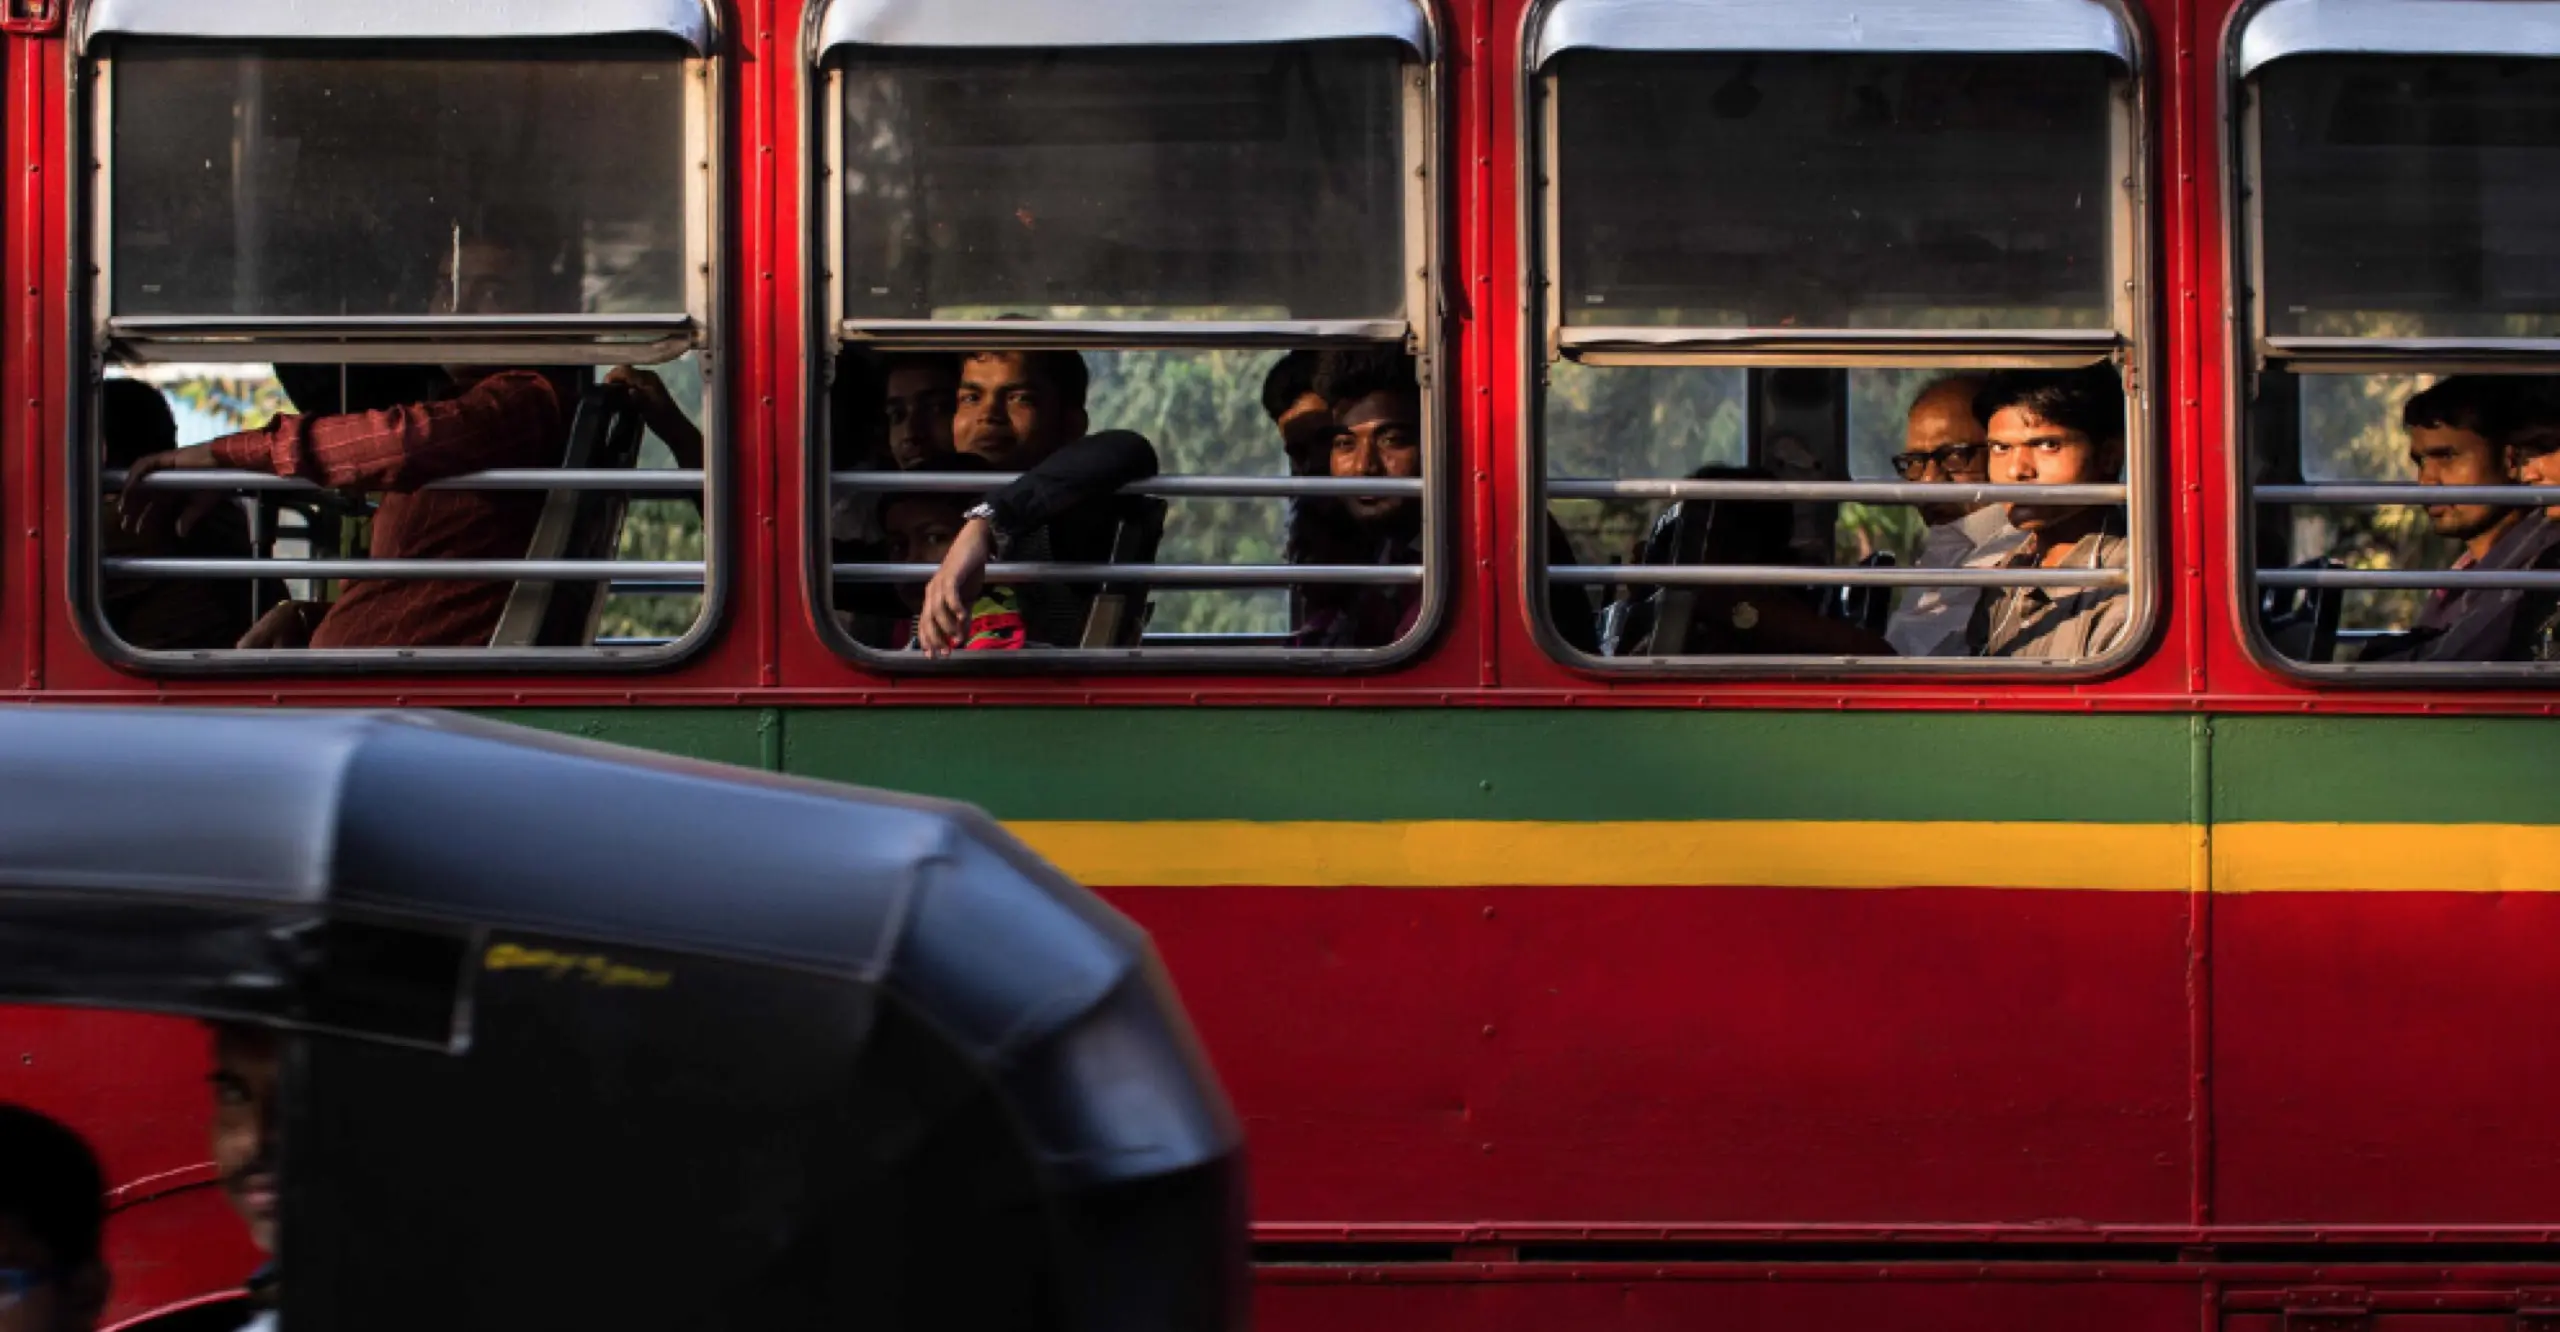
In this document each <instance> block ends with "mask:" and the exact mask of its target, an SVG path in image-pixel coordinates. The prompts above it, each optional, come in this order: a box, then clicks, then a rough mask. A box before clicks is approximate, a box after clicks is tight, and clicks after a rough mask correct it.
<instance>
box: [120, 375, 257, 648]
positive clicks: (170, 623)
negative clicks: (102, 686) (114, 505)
mask: <svg viewBox="0 0 2560 1332" xmlns="http://www.w3.org/2000/svg"><path fill="white" fill-rule="evenodd" d="M98 438H99V443H100V449H101V455H102V460H103V462H104V463H105V465H106V466H107V467H109V468H131V467H133V466H135V465H137V464H139V463H141V462H142V461H143V460H144V459H146V458H150V457H154V456H156V455H160V454H165V453H168V452H170V451H171V450H173V449H175V448H176V447H177V443H178V421H177V418H176V417H175V416H174V415H172V414H171V413H170V411H169V401H168V399H166V398H163V397H161V396H160V392H159V390H158V389H155V388H153V387H152V386H151V385H149V384H146V383H143V382H142V381H140V380H133V379H110V380H108V381H107V382H106V384H105V385H104V387H103V389H102V391H101V402H100V409H99V420H98ZM108 516H109V517H110V518H112V516H113V515H112V514H110V515H108ZM100 532H101V534H102V539H103V541H104V544H105V550H104V553H105V555H106V556H107V557H108V558H110V559H171V558H176V559H199V560H245V559H248V558H250V557H251V556H252V555H253V554H255V551H254V550H253V549H252V547H251V544H250V540H249V523H248V519H247V518H246V517H245V516H244V515H243V514H242V513H241V511H240V505H239V503H238V502H237V501H233V500H225V501H223V502H221V503H218V504H215V505H213V506H212V507H210V508H207V509H205V510H204V511H203V512H202V513H200V514H197V515H195V516H194V519H193V521H191V522H188V523H186V524H185V525H184V526H179V525H176V524H167V525H155V526H152V527H149V528H145V529H143V530H138V531H136V530H128V529H126V528H125V527H124V526H122V525H120V524H118V523H115V522H112V521H109V522H106V523H103V524H102V525H101V527H100ZM260 586H264V585H263V584H261V585H260ZM252 596H253V594H252V593H251V592H250V591H249V590H248V588H247V587H244V586H243V585H241V584H238V583H208V582H202V581H198V580H195V579H181V578H130V579H128V578H118V579H111V580H109V581H108V582H107V584H106V593H105V609H106V615H107V624H108V626H109V627H110V628H112V629H114V630H115V633H116V637H117V638H119V639H122V640H123V641H124V642H125V643H126V644H127V645H129V646H132V647H137V648H140V649H142V650H144V651H146V652H186V651H202V650H208V649H216V648H227V647H230V646H231V645H233V644H235V643H237V642H239V641H240V637H241V635H243V634H246V633H248V632H249V626H250V625H252V624H254V623H256V622H257V620H258V617H259V616H260V615H261V614H263V613H265V611H266V610H267V606H266V605H264V604H258V603H255V602H253V600H252ZM273 600H274V597H273V594H271V593H270V594H268V596H267V601H268V602H270V603H271V602H272V601H273Z"/></svg>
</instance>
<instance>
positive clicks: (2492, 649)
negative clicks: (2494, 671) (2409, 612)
mask: <svg viewBox="0 0 2560 1332" xmlns="http://www.w3.org/2000/svg"><path fill="white" fill-rule="evenodd" d="M2400 424H2401V428H2402V429H2403V430H2404V431H2405V432H2406V433H2407V436H2408V441H2409V462H2410V465H2411V466H2412V467H2413V468H2414V469H2415V470H2416V472H2417V476H2418V484H2420V485H2422V486H2496V485H2504V484H2507V483H2509V482H2522V483H2524V484H2528V485H2548V484H2551V483H2552V481H2551V480H2550V479H2546V478H2551V477H2552V476H2553V474H2554V473H2560V468H2555V467H2554V466H2553V465H2552V463H2551V461H2550V459H2551V457H2552V454H2553V450H2554V449H2555V448H2560V395H2555V391H2554V387H2553V385H2552V384H2551V383H2550V382H2549V381H2547V380H2543V379H2538V378H2536V379H2525V378H2506V377H2500V376H2493V375H2454V376H2452V377H2450V378H2447V379H2444V380H2442V381H2440V382H2438V383H2437V384H2435V385H2434V386H2433V387H2431V388H2429V389H2427V390H2425V391H2424V392H2421V393H2419V394H2417V395H2415V396H2414V397H2412V398H2410V399H2409V402H2408V405H2407V406H2405V407H2403V408H2402V409H2401V412H2400ZM2427 525H2428V527H2429V528H2430V529H2431V530H2432V531H2434V533H2435V534H2436V535H2437V536H2440V537H2445V538H2447V539H2449V540H2453V541H2456V542H2459V543H2461V553H2460V554H2459V555H2457V556H2456V557H2455V558H2454V561H2453V564H2452V566H2451V567H2453V568H2454V569H2476V570H2480V571H2483V572H2514V571H2520V570H2529V569H2553V568H2560V525H2555V524H2554V523H2553V522H2552V521H2551V519H2550V517H2549V514H2548V511H2547V510H2541V509H2531V508H2525V507H2520V506H2509V505H2500V504H2437V505H2429V506H2428V508H2427ZM2546 601H2547V598H2546V597H2543V596H2535V595H2531V594H2529V593H2527V592H2526V591H2525V590H2523V589H2520V588H2495V587H2467V588H2438V589H2437V590H2435V591H2434V592H2431V593H2429V594H2428V596H2427V600H2426V603H2425V605H2424V606H2423V607H2422V608H2421V610H2420V611H2419V613H2418V619H2417V623H2416V625H2415V626H2414V627H2413V628H2412V629H2411V630H2410V632H2408V633H2406V634H2400V635H2394V636H2392V637H2389V638H2384V639H2380V640H2377V641H2375V642H2374V643H2373V644H2372V645H2371V646H2370V647H2368V648H2367V649H2366V651H2365V653H2364V659H2365V660H2369V661H2531V660H2537V659H2543V658H2539V657H2537V655H2536V654H2537V652H2538V651H2540V650H2541V649H2540V648H2538V647H2537V644H2538V643H2539V641H2540V640H2542V639H2544V638H2546V637H2548V635H2547V634H2546V633H2545V632H2544V631H2545V624H2544V622H2545V621H2546V620H2547V619H2548V618H2549V615H2550V611H2549V608H2548V607H2547V606H2546V605H2545V602H2546ZM2528 603H2531V605H2530V606H2528Z"/></svg>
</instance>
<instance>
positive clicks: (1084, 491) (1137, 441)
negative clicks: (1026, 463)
mask: <svg viewBox="0 0 2560 1332" xmlns="http://www.w3.org/2000/svg"><path fill="white" fill-rule="evenodd" d="M1155 474H1156V448H1155V445H1153V444H1149V443H1148V442H1147V439H1146V436H1144V435H1141V434H1138V433H1137V432H1136V431H1133V430H1105V431H1103V432H1101V433H1099V434H1093V435H1087V436H1085V437H1084V438H1082V439H1080V440H1077V441H1076V442H1075V443H1073V444H1069V445H1068V446H1066V447H1065V448H1063V449H1060V450H1058V451H1057V452H1056V453H1053V454H1050V455H1049V458H1048V461H1046V462H1043V463H1041V464H1040V465H1039V466H1037V467H1034V468H1032V469H1031V470H1030V471H1028V472H1024V473H1023V474H1022V475H1021V476H1020V477H1017V478H1015V480H1014V482H1013V484H1012V485H1009V486H1006V487H1005V488H1004V489H1002V490H999V491H996V492H995V493H993V494H991V495H989V496H987V504H988V505H989V506H990V507H992V508H994V510H995V511H996V518H995V526H996V531H998V532H1000V533H1003V534H1005V535H1007V536H1012V535H1016V534H1019V533H1023V532H1028V531H1030V530H1032V529H1033V528H1036V527H1046V526H1048V525H1049V524H1050V523H1053V522H1056V521H1057V520H1058V519H1060V518H1062V517H1064V516H1066V515H1068V514H1070V513H1073V512H1075V511H1076V510H1077V509H1080V508H1082V507H1084V506H1085V505H1087V504H1091V503H1092V502H1094V501H1095V500H1099V499H1107V498H1109V497H1110V496H1111V495H1113V494H1115V493H1117V492H1118V491H1119V489H1120V487H1122V486H1125V485H1128V484H1129V483H1130V482H1132V481H1144V480H1146V479H1147V478H1149V477H1151V476H1154V475H1155Z"/></svg>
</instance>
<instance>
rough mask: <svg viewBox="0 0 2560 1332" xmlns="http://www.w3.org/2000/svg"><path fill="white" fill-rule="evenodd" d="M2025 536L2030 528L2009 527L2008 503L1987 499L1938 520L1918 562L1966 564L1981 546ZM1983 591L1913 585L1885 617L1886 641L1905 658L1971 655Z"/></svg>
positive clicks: (1988, 549) (2002, 545)
mask: <svg viewBox="0 0 2560 1332" xmlns="http://www.w3.org/2000/svg"><path fill="white" fill-rule="evenodd" d="M2024 540H2026V533H2024V532H2021V531H2019V530H2018V529H2016V528H2014V527H2011V526H2009V511H2008V510H2007V509H2006V508H2004V507H2003V506H2001V505H1997V504H1986V505H1984V506H1982V507H1981V508H1979V509H1976V510H1974V511H1973V512H1971V513H1969V514H1966V515H1965V516H1964V517H1962V518H1959V519H1957V520H1956V521H1954V522H1952V523H1932V524H1931V525H1930V526H1929V531H1928V533H1927V535H1925V536H1924V537H1922V538H1921V542H1920V555H1919V558H1918V559H1917V560H1915V561H1913V567H1915V568H1920V569H1956V568H1962V567H1964V565H1965V563H1966V561H1968V560H1970V559H1972V558H1973V557H1974V554H1975V552H1977V551H1981V552H1984V553H1986V554H1989V553H1993V552H1999V551H2006V550H2009V549H2012V548H2014V547H2015V546H2016V545H2017V543H2019V542H2021V541H2024ZM1982 592H1983V589H1981V588H1978V587H1920V588H1913V589H1912V590H1911V595H1910V596H1908V597H1907V598H1905V599H1904V601H1903V603H1902V605H1900V606H1899V607H1897V608H1895V610H1894V612H1893V618H1892V619H1890V620H1888V621H1886V622H1885V628H1884V638H1885V641H1886V642H1888V643H1891V644H1892V645H1893V650H1894V651H1895V652H1897V653H1899V654H1901V655H1902V656H1905V657H1961V656H1965V655H1967V654H1969V653H1970V652H1972V650H1973V648H1972V644H1971V643H1969V642H1968V641H1967V640H1966V633H1967V631H1968V630H1969V629H1971V627H1972V625H1973V612H1974V609H1975V608H1976V607H1977V606H1979V605H1980V604H1981V602H1982Z"/></svg>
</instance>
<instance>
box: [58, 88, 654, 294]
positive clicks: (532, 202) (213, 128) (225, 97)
mask: <svg viewBox="0 0 2560 1332" xmlns="http://www.w3.org/2000/svg"><path fill="white" fill-rule="evenodd" d="M321 49H322V50H325V51H327V52H328V53H327V54H305V53H300V52H297V53H294V54H289V55H279V54H276V53H275V52H273V51H264V52H262V51H260V50H257V49H254V48H249V47H239V46H189V47H186V48H184V49H175V50H172V49H152V48H148V47H144V48H138V49H132V50H128V51H125V52H122V53H120V54H119V55H118V57H117V60H116V69H115V75H114V80H115V81H114V100H115V107H114V118H115V121H114V128H113V131H112V133H113V153H112V157H111V161H112V162H113V164H114V165H113V172H114V188H113V194H114V199H113V205H112V207H113V217H112V223H111V226H112V230H113V235H112V236H111V237H110V240H109V247H108V248H109V249H110V251H111V253H112V257H113V265H114V266H113V276H114V302H115V310H116V312H117V313H119V314H127V315H268V316H299V317H319V316H337V315H374V316H381V315H408V316H418V315H430V314H450V313H455V312H457V311H459V312H460V313H465V314H511V315H521V314H579V313H585V314H633V313H641V312H651V313H669V312H679V313H680V312H682V311H683V310H684V309H685V275H684V265H685V253H686V244H685V240H686V237H685V183H686V179H685V172H686V171H687V169H688V163H686V161H685V160H684V157H685V129H684V117H685V91H684V83H685V75H684V68H683V65H682V64H681V62H680V61H679V60H678V59H676V58H675V57H673V56H670V55H667V54H663V53H659V52H655V51H652V52H648V53H642V52H629V53H622V54H607V55H601V56H599V55H597V54H595V53H594V52H592V51H591V50H589V49H588V48H585V47H581V48H580V50H579V53H578V55H577V57H576V58H574V59H572V58H566V57H557V56H545V55H533V54H520V53H504V54H501V53H498V52H496V51H494V50H493V49H492V48H489V47H485V46H481V47H473V48H469V49H468V50H460V49H456V50H450V51H443V52H439V53H436V54H434V55H431V56H419V55H415V54H406V55H403V56H400V57H390V56H382V55H367V54H355V53H349V52H340V51H337V50H336V49H335V48H321ZM483 241H485V242H488V244H486V245H483V244H480V243H479V242H483ZM457 288H459V289H460V294H459V297H458V298H457Z"/></svg>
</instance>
